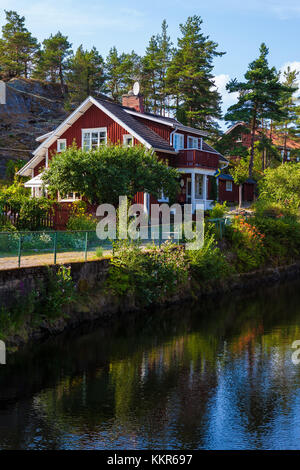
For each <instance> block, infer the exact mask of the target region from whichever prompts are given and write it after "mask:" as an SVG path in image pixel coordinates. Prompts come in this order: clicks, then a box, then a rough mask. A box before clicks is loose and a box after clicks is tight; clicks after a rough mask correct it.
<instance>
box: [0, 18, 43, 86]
mask: <svg viewBox="0 0 300 470" xmlns="http://www.w3.org/2000/svg"><path fill="white" fill-rule="evenodd" d="M5 15H6V21H7V23H6V24H5V25H4V26H3V27H2V38H1V39H0V77H1V78H2V79H4V80H9V79H10V78H13V77H25V78H27V77H29V75H30V72H31V69H32V64H33V62H34V60H35V57H36V55H37V52H38V50H39V48H40V45H39V44H38V41H37V39H36V38H34V37H33V36H32V35H31V33H30V32H29V31H28V30H27V29H26V27H25V18H24V16H19V15H18V13H17V12H16V11H12V10H10V11H5Z"/></svg>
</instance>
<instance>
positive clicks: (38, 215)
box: [17, 197, 53, 231]
mask: <svg viewBox="0 0 300 470" xmlns="http://www.w3.org/2000/svg"><path fill="white" fill-rule="evenodd" d="M52 205H53V202H52V201H51V200H49V199H48V198H46V197H39V198H28V199H25V200H24V201H23V202H22V204H21V207H20V212H19V217H18V221H17V228H18V229H19V230H32V231H34V230H40V229H41V228H42V227H43V219H45V218H46V217H47V215H48V213H49V211H51V209H52Z"/></svg>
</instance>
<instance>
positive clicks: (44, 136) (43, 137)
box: [35, 131, 53, 142]
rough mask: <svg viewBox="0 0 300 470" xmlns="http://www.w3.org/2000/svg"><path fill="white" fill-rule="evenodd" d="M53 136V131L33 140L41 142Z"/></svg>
mask: <svg viewBox="0 0 300 470" xmlns="http://www.w3.org/2000/svg"><path fill="white" fill-rule="evenodd" d="M52 134H53V131H51V132H47V134H43V135H40V136H39V137H37V138H36V139H35V140H36V141H37V142H42V141H43V140H45V139H47V137H49V136H50V135H52Z"/></svg>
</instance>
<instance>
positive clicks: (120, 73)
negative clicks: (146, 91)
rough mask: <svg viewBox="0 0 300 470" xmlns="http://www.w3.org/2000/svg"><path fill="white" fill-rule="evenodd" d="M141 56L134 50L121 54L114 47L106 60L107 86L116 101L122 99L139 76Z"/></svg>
mask: <svg viewBox="0 0 300 470" xmlns="http://www.w3.org/2000/svg"><path fill="white" fill-rule="evenodd" d="M139 69H140V58H139V56H138V55H137V54H136V53H135V52H134V51H132V52H131V54H125V53H124V52H123V53H122V54H120V55H119V53H118V51H117V48H116V47H112V48H111V49H110V51H109V54H108V56H107V58H106V62H105V72H106V78H107V81H106V84H105V85H106V88H107V89H108V92H109V94H110V95H111V97H112V98H113V100H114V101H121V97H122V95H123V94H125V93H127V92H128V91H129V90H130V89H131V88H132V85H133V83H134V81H135V80H136V77H138V76H139Z"/></svg>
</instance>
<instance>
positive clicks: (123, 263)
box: [107, 240, 188, 306]
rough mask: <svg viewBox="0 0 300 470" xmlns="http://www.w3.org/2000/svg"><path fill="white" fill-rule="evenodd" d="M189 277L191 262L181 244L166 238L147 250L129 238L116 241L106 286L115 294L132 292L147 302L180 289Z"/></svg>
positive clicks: (140, 301) (138, 298) (140, 300)
mask: <svg viewBox="0 0 300 470" xmlns="http://www.w3.org/2000/svg"><path fill="white" fill-rule="evenodd" d="M187 280H188V263H187V262H186V257H185V254H184V250H183V248H182V247H179V246H176V245H174V244H172V243H170V242H166V243H164V244H163V245H162V246H161V247H160V248H158V247H153V248H152V249H151V250H149V251H147V252H144V251H143V250H142V249H141V248H140V247H139V245H138V244H137V243H134V242H129V241H127V240H126V241H120V242H116V243H115V244H114V256H113V259H112V260H111V266H110V269H109V275H108V279H107V288H108V289H109V290H110V291H111V292H113V293H114V294H117V295H119V296H122V295H124V294H132V295H134V297H135V298H136V299H137V301H138V302H139V303H140V304H141V305H143V306H146V305H150V304H151V303H155V302H159V301H162V300H164V299H165V298H167V297H168V296H170V295H172V294H173V293H175V292H177V291H179V290H180V289H181V288H182V287H184V285H185V284H186V283H187Z"/></svg>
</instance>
